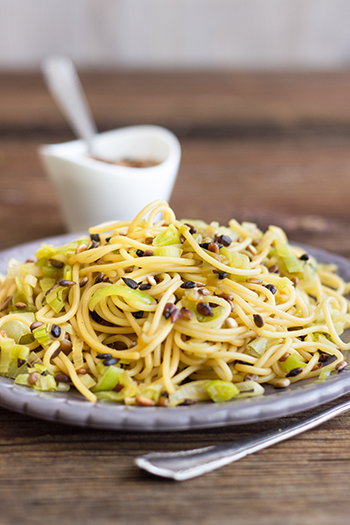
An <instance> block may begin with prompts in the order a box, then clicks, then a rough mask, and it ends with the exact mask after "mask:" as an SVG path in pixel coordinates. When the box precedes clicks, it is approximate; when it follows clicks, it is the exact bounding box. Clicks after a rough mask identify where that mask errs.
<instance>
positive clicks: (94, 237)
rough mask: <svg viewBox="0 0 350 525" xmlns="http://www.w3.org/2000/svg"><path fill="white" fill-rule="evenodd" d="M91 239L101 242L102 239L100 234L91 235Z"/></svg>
mask: <svg viewBox="0 0 350 525" xmlns="http://www.w3.org/2000/svg"><path fill="white" fill-rule="evenodd" d="M90 239H91V240H92V241H96V242H101V238H100V236H99V234H98V233H91V234H90Z"/></svg>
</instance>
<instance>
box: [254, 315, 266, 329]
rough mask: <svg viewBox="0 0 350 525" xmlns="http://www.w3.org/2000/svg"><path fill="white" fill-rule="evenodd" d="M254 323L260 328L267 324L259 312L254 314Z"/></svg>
mask: <svg viewBox="0 0 350 525" xmlns="http://www.w3.org/2000/svg"><path fill="white" fill-rule="evenodd" d="M253 319H254V323H255V324H256V326H257V327H258V328H262V327H263V326H264V324H265V321H264V318H263V317H262V316H261V315H259V314H254V315H253Z"/></svg>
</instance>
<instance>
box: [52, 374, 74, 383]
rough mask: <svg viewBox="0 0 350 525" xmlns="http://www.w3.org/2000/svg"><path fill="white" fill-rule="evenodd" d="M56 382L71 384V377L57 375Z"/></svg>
mask: <svg viewBox="0 0 350 525" xmlns="http://www.w3.org/2000/svg"><path fill="white" fill-rule="evenodd" d="M55 379H56V381H58V382H59V383H70V381H71V380H70V377H68V376H66V374H56V375H55Z"/></svg>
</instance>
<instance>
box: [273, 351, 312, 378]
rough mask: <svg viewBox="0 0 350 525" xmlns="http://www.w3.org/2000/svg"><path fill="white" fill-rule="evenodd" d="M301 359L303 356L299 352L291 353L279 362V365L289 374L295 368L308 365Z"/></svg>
mask: <svg viewBox="0 0 350 525" xmlns="http://www.w3.org/2000/svg"><path fill="white" fill-rule="evenodd" d="M301 359H302V357H301V356H300V355H299V354H290V355H289V356H288V357H287V359H286V360H285V361H282V362H279V365H280V367H281V369H282V370H283V372H286V374H288V373H289V372H291V371H292V370H294V369H295V368H304V366H306V364H305V363H304V362H303V361H302V360H301Z"/></svg>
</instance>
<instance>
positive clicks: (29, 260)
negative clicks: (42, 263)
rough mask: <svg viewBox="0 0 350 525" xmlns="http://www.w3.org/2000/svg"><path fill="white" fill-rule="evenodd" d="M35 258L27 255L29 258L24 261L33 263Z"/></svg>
mask: <svg viewBox="0 0 350 525" xmlns="http://www.w3.org/2000/svg"><path fill="white" fill-rule="evenodd" d="M34 262H35V259H32V257H29V259H27V260H26V263H34Z"/></svg>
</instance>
